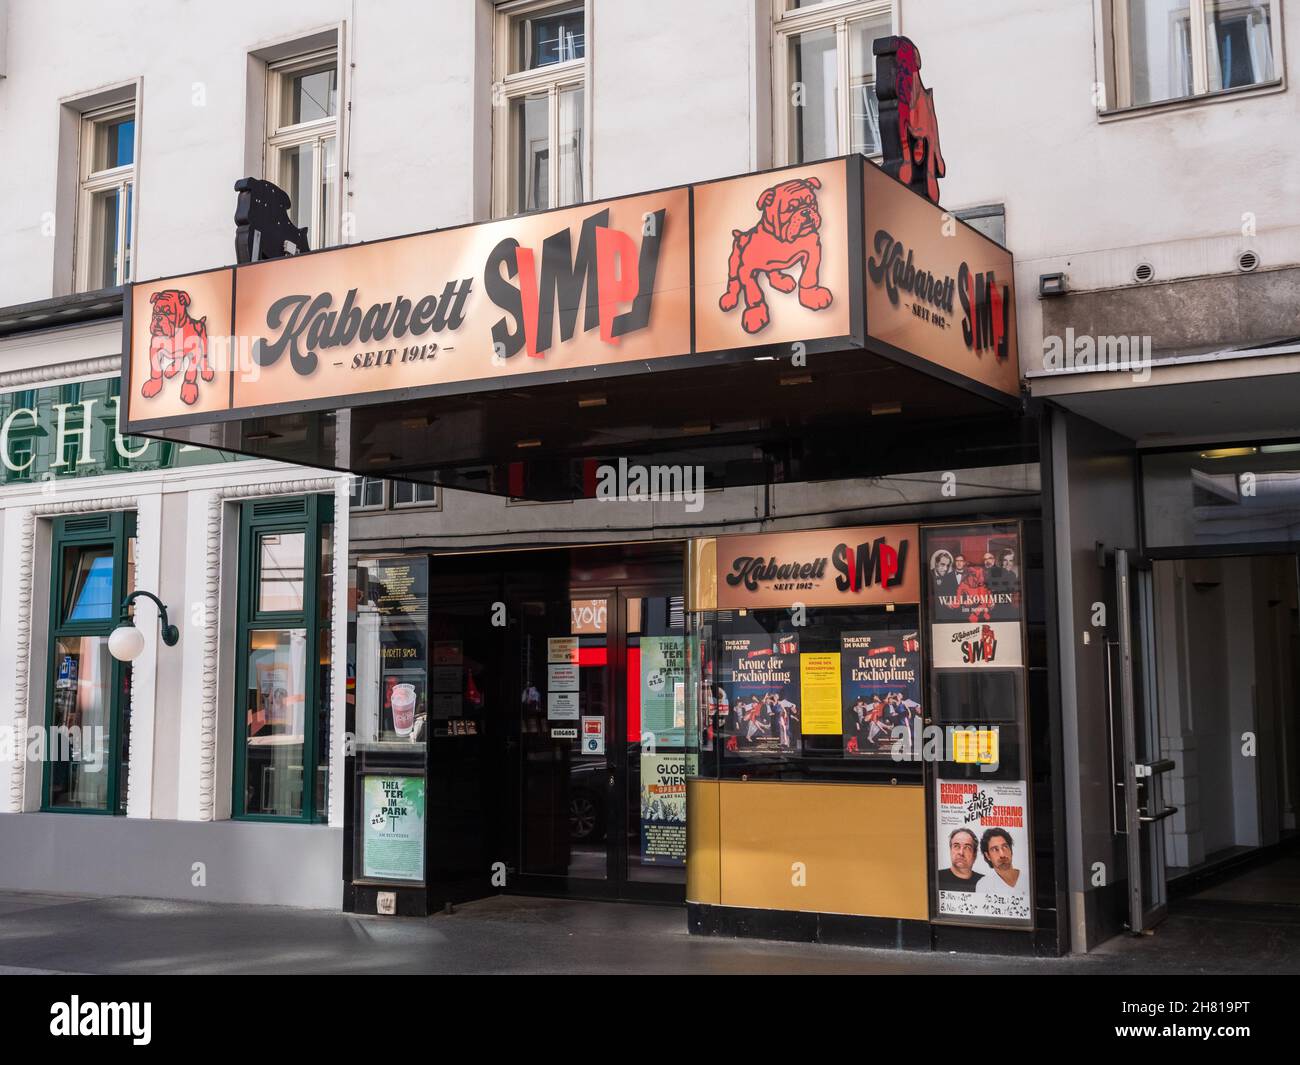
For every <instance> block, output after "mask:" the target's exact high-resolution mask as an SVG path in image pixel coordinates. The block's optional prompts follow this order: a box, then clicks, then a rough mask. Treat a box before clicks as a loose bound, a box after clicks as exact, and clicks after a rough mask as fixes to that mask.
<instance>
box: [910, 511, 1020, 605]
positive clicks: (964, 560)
mask: <svg viewBox="0 0 1300 1065" xmlns="http://www.w3.org/2000/svg"><path fill="white" fill-rule="evenodd" d="M925 544H926V551H925V564H926V577H927V584H928V587H929V596H930V598H929V605H930V621H931V622H932V623H936V624H937V623H940V622H961V623H963V624H967V625H971V624H976V623H979V622H985V621H1019V620H1020V619H1021V598H1022V595H1023V588H1022V582H1021V577H1020V574H1021V556H1020V534H1019V531H1018V526H1017V525H1015V524H1009V523H1004V524H997V525H972V526H967V527H965V528H953V529H934V530H931V531H930V532H929V533H928V534H927V535H926V541H925Z"/></svg>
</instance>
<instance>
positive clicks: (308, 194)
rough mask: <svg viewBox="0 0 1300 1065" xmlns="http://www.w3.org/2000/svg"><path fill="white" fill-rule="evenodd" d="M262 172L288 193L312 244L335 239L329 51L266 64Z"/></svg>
mask: <svg viewBox="0 0 1300 1065" xmlns="http://www.w3.org/2000/svg"><path fill="white" fill-rule="evenodd" d="M268 74H269V78H270V81H269V83H268V85H267V92H266V100H267V116H266V130H267V140H266V176H267V179H268V180H270V181H274V182H275V183H276V184H277V185H279V186H280V188H282V189H284V190H285V192H287V193H288V194H289V198H290V200H292V201H293V208H292V210H291V212H290V213H291V215H292V217H293V221H294V224H295V225H298V226H306V227H307V239H308V242H309V243H310V244H311V246H312V248H313V249H315V248H327V247H329V246H331V245H333V244H337V243H338V242H339V219H340V200H339V67H338V53H337V52H335V51H332V50H331V51H326V52H315V53H312V54H311V55H305V56H298V57H296V58H294V59H289V60H285V61H284V62H281V63H274V64H272V65H271V66H270V67H269V68H268Z"/></svg>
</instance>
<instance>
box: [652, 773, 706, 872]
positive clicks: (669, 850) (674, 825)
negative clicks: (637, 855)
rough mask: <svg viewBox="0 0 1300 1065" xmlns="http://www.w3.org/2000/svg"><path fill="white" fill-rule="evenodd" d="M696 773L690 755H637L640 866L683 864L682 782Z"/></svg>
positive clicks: (684, 798)
mask: <svg viewBox="0 0 1300 1065" xmlns="http://www.w3.org/2000/svg"><path fill="white" fill-rule="evenodd" d="M695 773H696V759H695V756H694V755H690V754H682V753H681V752H677V753H673V754H668V753H661V754H644V753H643V754H642V755H641V862H642V864H644V865H670V866H685V864H686V778H687V777H688V776H694V775H695Z"/></svg>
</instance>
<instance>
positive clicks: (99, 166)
mask: <svg viewBox="0 0 1300 1065" xmlns="http://www.w3.org/2000/svg"><path fill="white" fill-rule="evenodd" d="M80 158H81V175H80V177H81V196H80V202H79V205H78V207H79V213H78V225H77V231H78V234H77V235H78V256H77V263H78V269H77V288H78V289H79V290H80V291H82V292H87V291H93V290H94V289H98V288H112V287H114V286H116V285H122V284H125V283H126V282H128V281H130V280H131V215H132V208H133V206H134V204H133V202H132V201H133V198H134V191H135V108H134V107H133V106H132V105H129V104H128V105H126V106H118V107H112V108H107V109H105V110H102V111H93V112H89V113H87V114H85V115H83V116H82V119H81V153H80Z"/></svg>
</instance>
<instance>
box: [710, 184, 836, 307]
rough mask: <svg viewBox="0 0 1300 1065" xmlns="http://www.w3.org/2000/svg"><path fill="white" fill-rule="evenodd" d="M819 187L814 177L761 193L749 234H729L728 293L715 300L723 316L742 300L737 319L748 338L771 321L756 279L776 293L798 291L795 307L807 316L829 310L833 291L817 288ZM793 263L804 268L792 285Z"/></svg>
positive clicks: (820, 257)
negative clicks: (761, 277)
mask: <svg viewBox="0 0 1300 1065" xmlns="http://www.w3.org/2000/svg"><path fill="white" fill-rule="evenodd" d="M821 187H822V185H821V182H820V181H819V180H818V179H817V178H815V177H809V178H794V179H792V180H790V181H783V182H781V183H780V184H779V185H773V186H772V187H771V188H769V189H764V190H763V193H762V195H760V196H759V198H758V203H757V207H758V209H759V211H761V212H762V214H761V215H760V216H759V220H758V222H757V224H755V225H754V226H753V228H751V229H746V230H739V229H733V230H732V231H731V235H732V244H731V257H730V258H729V259H728V260H727V291H726V292H724V293H723V294H722V297H721V298H720V299H719V300H718V306H719V307H721V308H722V309H723V310H724V311H730V310H732V309H734V308H735V306H736V304H737V303H738V302H739V301H740V295H741V293H742V292H743V293H744V295H745V310H744V313H743V314H742V315H741V316H740V325H741V328H742V329H744V330H745V332H746V333H757V332H758V331H759V330H761V329H762V328H763V327H764V326H766V325H767V323H768V322H769V321H770V320H771V315H770V314H769V312H768V309H767V301H766V300H765V299H764V297H763V290H762V288H760V287H759V284H758V278H759V275H760V274H766V275H767V281H768V284H769V285H771V286H772V288H774V289H776V291H778V292H793V291H794V290H795V288H796V287H797V288H798V290H799V302H800V303H801V304H803V306H805V307H807V308H808V309H809V310H813V311H820V310H823V309H824V308H826V307H829V306H830V305H831V300H832V296H831V290H830V289H828V288H823V287H822V286H821V285H819V284H818V283H817V271H818V270H819V269H820V267H821V260H822V244H821V235H820V232H819V231H820V229H821V224H822V216H821V213H820V212H819V211H818V209H817V190H818V189H819V188H821ZM796 263H799V264H801V265H802V271H801V272H800V275H799V279H798V281H796V280H795V279H794V278H793V277H792V276H791V275H790V274H788V273H786V272H785V271H787V270H789V269H790V268H792V267H793V266H794V265H795V264H796Z"/></svg>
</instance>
